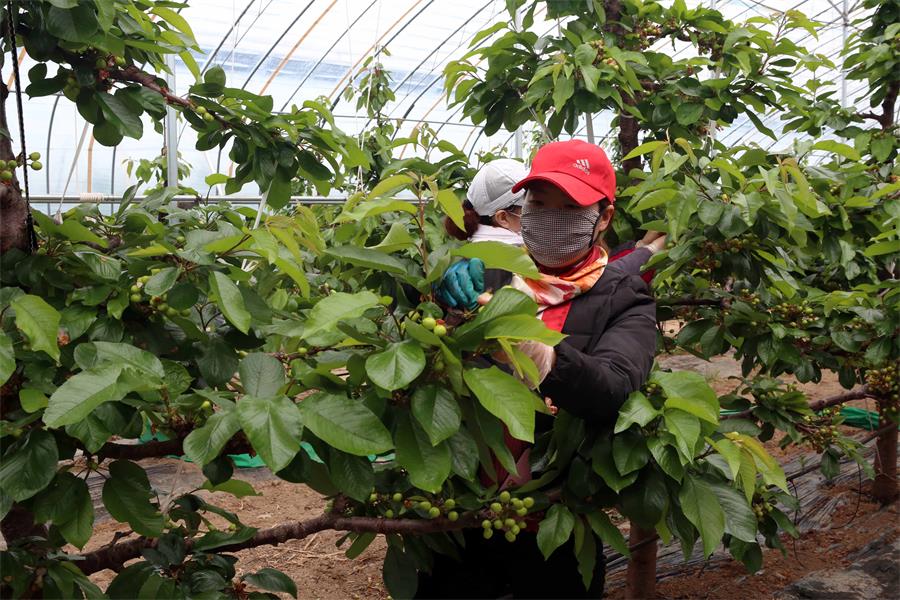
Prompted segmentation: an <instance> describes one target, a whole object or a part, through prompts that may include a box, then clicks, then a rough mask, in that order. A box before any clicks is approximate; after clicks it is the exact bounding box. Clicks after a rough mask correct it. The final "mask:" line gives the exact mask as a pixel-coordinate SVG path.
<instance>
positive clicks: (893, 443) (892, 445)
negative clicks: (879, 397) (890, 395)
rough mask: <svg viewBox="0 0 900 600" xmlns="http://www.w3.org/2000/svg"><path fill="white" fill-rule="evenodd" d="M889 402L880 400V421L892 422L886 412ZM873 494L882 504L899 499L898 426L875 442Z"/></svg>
mask: <svg viewBox="0 0 900 600" xmlns="http://www.w3.org/2000/svg"><path fill="white" fill-rule="evenodd" d="M887 406H888V403H887V402H884V403H881V402H879V405H878V407H879V416H878V422H879V424H882V423H890V420H889V419H888V416H887V415H886V414H885V410H884V409H885V408H887ZM872 495H873V496H874V497H875V499H876V500H878V501H879V502H881V503H882V504H890V503H891V502H893V501H894V500H896V499H897V496H898V488H897V428H896V427H891V428H890V429H888V430H887V431H885V432H884V433H882V434H881V435H880V436H879V437H878V441H877V442H876V443H875V481H874V482H873V483H872Z"/></svg>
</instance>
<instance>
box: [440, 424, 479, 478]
mask: <svg viewBox="0 0 900 600" xmlns="http://www.w3.org/2000/svg"><path fill="white" fill-rule="evenodd" d="M447 445H449V446H450V465H451V468H452V469H453V472H454V473H456V474H457V475H459V476H460V477H462V478H463V479H465V480H467V481H474V480H475V475H476V471H477V470H478V445H477V444H476V443H475V440H474V439H472V435H471V434H470V433H469V432H468V431H466V430H465V429H460V430H459V431H457V432H456V433H454V434H453V435H452V436H450V437H449V438H448V439H447Z"/></svg>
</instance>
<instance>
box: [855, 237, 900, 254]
mask: <svg viewBox="0 0 900 600" xmlns="http://www.w3.org/2000/svg"><path fill="white" fill-rule="evenodd" d="M897 252H900V240H888V241H885V242H875V243H874V244H871V245H870V246H868V247H867V248H866V249H865V250H864V251H863V254H865V255H866V256H882V255H884V254H894V253H897Z"/></svg>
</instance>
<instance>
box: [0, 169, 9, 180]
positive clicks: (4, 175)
mask: <svg viewBox="0 0 900 600" xmlns="http://www.w3.org/2000/svg"><path fill="white" fill-rule="evenodd" d="M0 179H2V180H3V181H9V180H11V179H12V171H9V170H4V171H0Z"/></svg>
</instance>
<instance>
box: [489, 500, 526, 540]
mask: <svg viewBox="0 0 900 600" xmlns="http://www.w3.org/2000/svg"><path fill="white" fill-rule="evenodd" d="M498 500H499V502H492V503H491V506H490V512H491V516H492V518H490V519H485V520H483V521H482V522H481V528H482V529H483V531H484V533H483V535H484V539H486V540H489V539H491V538H492V537H494V531H495V530H496V531H503V532H504V534H503V536H504V537H505V538H506V541H508V542H514V541H516V536H517V535H519V532H521V531H522V530H523V529H525V527H526V526H527V523H525V521H523V520H522V517H524V516H525V515H527V514H528V509H530V508H531V507H532V506H534V498H532V497H530V496H529V497H527V498H513V497H512V494H510V493H509V492H507V491H503V492H500V496H499V498H498ZM516 517H518V518H516Z"/></svg>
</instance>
